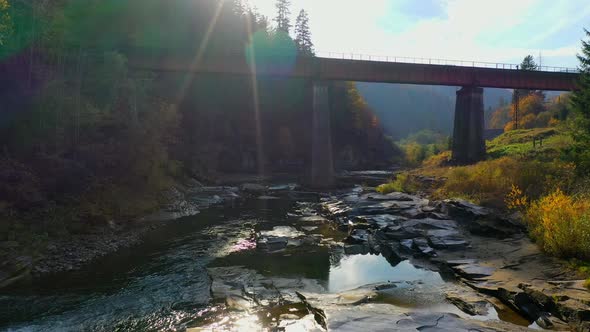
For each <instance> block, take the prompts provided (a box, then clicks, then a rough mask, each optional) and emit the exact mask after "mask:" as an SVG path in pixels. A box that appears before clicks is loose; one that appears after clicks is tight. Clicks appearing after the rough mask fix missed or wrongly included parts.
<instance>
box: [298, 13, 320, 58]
mask: <svg viewBox="0 0 590 332" xmlns="http://www.w3.org/2000/svg"><path fill="white" fill-rule="evenodd" d="M295 36H296V37H295V44H297V49H298V50H299V53H300V54H302V55H305V56H313V55H315V52H314V50H313V42H312V41H311V31H310V29H309V16H308V15H307V12H306V11H305V10H303V9H302V10H301V11H300V12H299V16H297V21H296V22H295Z"/></svg>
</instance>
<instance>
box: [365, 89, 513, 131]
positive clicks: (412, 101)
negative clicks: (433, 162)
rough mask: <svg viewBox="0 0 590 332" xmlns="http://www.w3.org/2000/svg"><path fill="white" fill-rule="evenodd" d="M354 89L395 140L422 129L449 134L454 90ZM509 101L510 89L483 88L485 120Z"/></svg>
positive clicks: (452, 113)
mask: <svg viewBox="0 0 590 332" xmlns="http://www.w3.org/2000/svg"><path fill="white" fill-rule="evenodd" d="M357 88H358V90H359V92H360V93H361V94H362V95H363V97H364V98H365V99H366V100H367V103H368V104H369V105H370V106H371V107H372V108H373V109H374V111H375V113H376V114H377V115H378V116H379V119H380V120H381V123H382V125H383V127H384V129H385V130H386V131H387V132H388V134H390V135H392V136H393V137H394V138H396V139H401V138H404V137H406V136H408V135H410V134H412V133H415V132H418V131H420V130H422V129H431V130H434V131H440V132H442V133H445V134H450V133H451V132H452V129H453V116H454V112H455V95H456V94H455V93H456V91H457V88H456V87H450V86H449V87H447V86H423V85H409V84H384V83H357ZM511 98H512V92H511V91H510V90H506V89H485V91H484V110H485V111H486V120H487V119H489V117H490V115H491V110H495V109H497V108H498V106H500V105H501V104H502V103H503V102H504V103H506V102H510V101H511Z"/></svg>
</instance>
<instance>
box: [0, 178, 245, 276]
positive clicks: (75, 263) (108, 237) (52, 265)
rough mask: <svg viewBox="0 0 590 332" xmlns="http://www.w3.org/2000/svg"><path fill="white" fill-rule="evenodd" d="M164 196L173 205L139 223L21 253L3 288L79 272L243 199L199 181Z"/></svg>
mask: <svg viewBox="0 0 590 332" xmlns="http://www.w3.org/2000/svg"><path fill="white" fill-rule="evenodd" d="M164 195H165V196H166V201H168V202H169V203H167V204H166V205H164V206H162V208H161V209H160V210H159V211H157V212H155V213H153V214H151V215H148V216H144V217H141V218H138V219H136V220H120V221H114V220H111V221H109V222H108V224H107V225H105V226H104V227H95V228H94V229H93V230H92V231H91V232H87V233H85V234H75V235H68V236H66V237H64V238H59V239H52V240H51V241H50V242H49V243H48V245H47V247H46V250H45V251H44V252H43V253H42V255H41V257H38V258H35V259H34V258H32V257H29V256H19V255H17V254H14V255H11V256H9V257H12V258H11V259H9V260H7V261H5V262H2V264H1V265H0V288H3V287H7V286H9V285H11V284H13V283H15V282H18V281H22V280H26V279H39V278H43V277H44V276H46V275H50V274H55V273H60V272H68V271H74V270H78V269H80V268H82V267H83V266H85V265H86V264H88V263H90V262H92V261H94V260H96V259H98V258H100V257H103V256H106V255H108V254H112V253H114V252H116V251H118V250H121V249H124V248H129V247H132V246H135V245H137V244H138V243H140V242H141V241H142V239H143V238H144V236H145V235H146V234H147V233H149V232H151V231H153V230H155V229H157V228H159V227H162V226H163V225H165V224H166V222H171V221H173V220H175V219H178V218H183V217H188V216H193V215H196V214H199V213H200V211H201V210H203V209H206V208H208V207H210V206H213V205H218V204H223V203H225V202H228V201H231V200H234V199H238V198H239V197H240V196H239V188H237V187H229V186H221V187H208V186H203V185H201V184H200V183H198V182H197V181H192V182H190V183H189V184H188V185H178V186H176V187H173V188H171V189H170V190H168V191H167V192H165V193H164ZM6 249H7V250H10V248H6Z"/></svg>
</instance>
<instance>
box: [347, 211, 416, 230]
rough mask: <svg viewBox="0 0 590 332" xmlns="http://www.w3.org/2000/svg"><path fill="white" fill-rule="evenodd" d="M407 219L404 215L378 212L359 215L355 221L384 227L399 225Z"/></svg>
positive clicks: (375, 226)
mask: <svg viewBox="0 0 590 332" xmlns="http://www.w3.org/2000/svg"><path fill="white" fill-rule="evenodd" d="M405 220H407V218H404V217H402V216H394V215H391V214H377V215H369V216H357V217H356V218H355V221H361V222H365V223H367V224H369V225H371V226H372V227H374V228H378V229H379V228H384V227H387V226H395V225H399V224H400V223H401V222H403V221H405Z"/></svg>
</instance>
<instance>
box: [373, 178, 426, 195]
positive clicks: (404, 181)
mask: <svg viewBox="0 0 590 332" xmlns="http://www.w3.org/2000/svg"><path fill="white" fill-rule="evenodd" d="M417 188H418V186H417V184H416V183H415V181H414V180H413V178H412V176H411V175H409V174H408V173H399V174H397V176H396V178H395V180H394V181H392V182H389V183H385V184H382V185H380V186H379V187H377V192H379V193H381V194H389V193H392V192H408V193H412V192H415V191H416V190H417Z"/></svg>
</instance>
